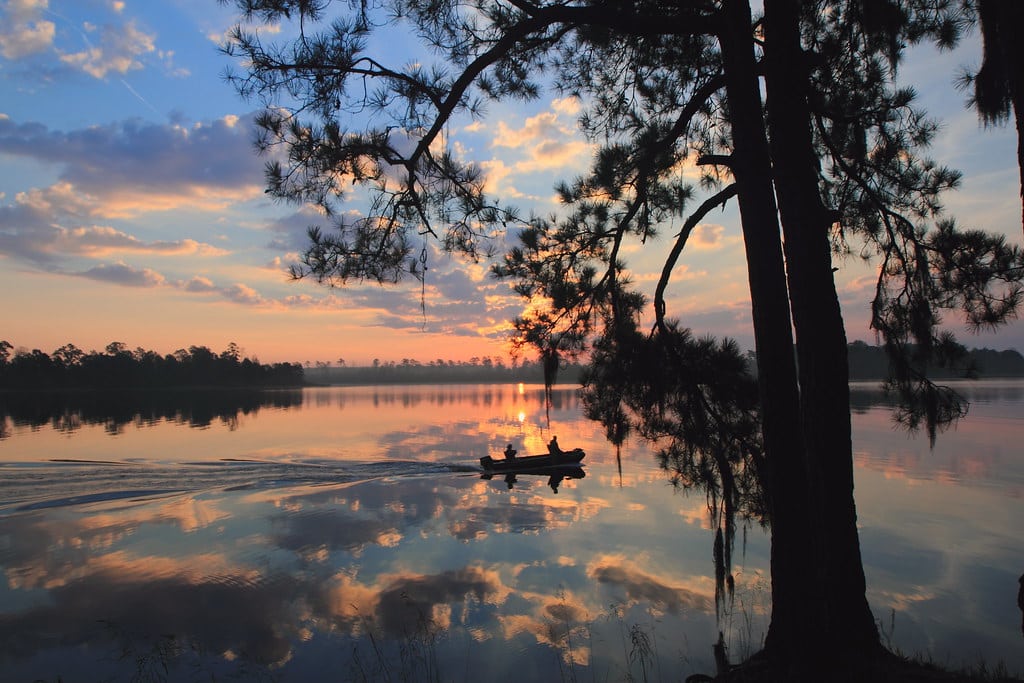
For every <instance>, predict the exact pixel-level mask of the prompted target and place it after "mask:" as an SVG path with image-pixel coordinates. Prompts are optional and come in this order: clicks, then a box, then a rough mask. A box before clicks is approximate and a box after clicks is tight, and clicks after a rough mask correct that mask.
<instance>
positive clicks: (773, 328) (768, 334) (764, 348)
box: [719, 0, 821, 667]
mask: <svg viewBox="0 0 1024 683" xmlns="http://www.w3.org/2000/svg"><path fill="white" fill-rule="evenodd" d="M722 18H723V29H722V33H721V34H720V36H719V39H720V42H721V47H722V57H723V62H724V71H725V73H726V96H727V98H728V106H729V117H730V122H731V125H732V139H733V154H732V156H733V159H732V172H733V175H734V177H735V179H736V182H737V184H738V185H739V193H738V202H739V209H740V217H741V221H742V225H743V239H744V243H745V246H746V258H747V273H748V278H749V282H750V297H751V305H752V310H753V319H754V338H755V343H756V347H757V365H758V380H759V387H760V393H761V396H760V399H761V407H762V421H763V427H762V429H763V435H764V445H765V451H766V455H767V463H768V469H769V472H768V479H769V481H768V482H765V484H766V488H767V490H768V494H769V500H770V504H771V530H772V545H771V572H772V620H771V625H770V627H769V632H768V636H767V642H766V650H767V651H768V653H769V654H770V656H771V657H772V658H773V659H775V660H776V661H778V662H780V663H783V666H786V667H788V666H789V665H790V663H792V662H798V661H799V653H800V652H801V651H802V650H803V649H804V648H806V647H807V645H808V644H809V643H808V639H809V637H813V636H814V635H815V634H817V633H819V632H820V631H819V629H817V628H815V624H814V620H815V619H816V618H817V617H818V616H819V615H820V607H821V604H820V596H819V595H815V593H816V591H815V590H814V586H815V585H816V582H815V581H814V580H813V579H814V565H813V561H812V560H813V558H814V556H815V553H814V551H813V549H812V548H811V546H809V545H808V542H809V540H810V539H811V538H813V536H812V535H811V534H809V533H808V529H807V524H808V521H809V520H810V519H811V517H812V516H811V515H809V514H808V503H809V481H808V478H807V470H806V462H805V454H804V446H803V439H802V438H801V433H800V399H799V392H798V389H797V381H796V363H795V359H794V357H793V336H792V328H791V322H790V315H789V297H788V294H787V289H786V275H785V269H784V263H783V255H782V244H781V236H780V228H779V222H778V214H777V210H776V204H775V197H774V194H773V192H772V186H771V166H770V156H769V148H768V140H767V137H766V135H765V128H764V119H763V115H762V109H761V92H760V86H759V81H758V75H757V70H756V62H755V58H754V43H753V39H752V34H751V15H750V6H749V3H748V1H747V0H725V1H724V2H723V3H722Z"/></svg>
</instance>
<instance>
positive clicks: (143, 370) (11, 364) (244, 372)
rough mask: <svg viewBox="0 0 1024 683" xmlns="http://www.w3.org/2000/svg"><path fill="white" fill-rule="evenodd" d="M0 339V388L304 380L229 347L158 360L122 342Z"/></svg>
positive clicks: (297, 370) (293, 367)
mask: <svg viewBox="0 0 1024 683" xmlns="http://www.w3.org/2000/svg"><path fill="white" fill-rule="evenodd" d="M12 350H14V347H13V346H12V345H11V344H10V342H7V341H0V389H7V390H37V389H155V388H168V387H201V386H202V387H285V386H288V387H295V386H301V385H302V384H303V383H304V381H303V375H302V366H301V365H299V364H298V363H274V364H272V365H264V364H262V363H260V362H259V361H258V360H255V359H252V358H247V357H243V356H242V351H241V349H240V348H239V347H238V345H237V344H234V343H231V344H229V345H228V348H227V349H225V350H224V351H222V352H221V353H219V354H218V353H215V352H214V351H212V350H210V349H209V348H208V347H206V346H190V347H189V348H188V349H187V350H186V349H179V350H177V351H175V352H174V353H169V354H167V355H164V356H161V355H160V354H159V353H157V352H155V351H147V350H146V349H143V348H137V349H135V350H134V351H132V350H129V349H128V347H127V346H126V345H125V344H123V343H121V342H111V343H110V344H107V347H106V349H104V351H103V352H99V351H90V352H88V353H86V352H84V351H82V350H81V349H79V348H78V347H76V346H75V345H74V344H65V345H64V346H62V347H60V348H59V349H57V350H56V351H54V352H53V353H51V354H47V353H44V352H43V351H40V350H39V349H33V350H32V351H28V350H23V349H18V350H15V351H14V353H13V354H12Z"/></svg>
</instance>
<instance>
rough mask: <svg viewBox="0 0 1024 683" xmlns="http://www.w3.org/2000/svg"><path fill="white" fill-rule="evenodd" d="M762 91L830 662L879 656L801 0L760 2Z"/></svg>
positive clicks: (840, 319)
mask: <svg viewBox="0 0 1024 683" xmlns="http://www.w3.org/2000/svg"><path fill="white" fill-rule="evenodd" d="M764 11H765V14H764V16H765V21H764V29H765V42H766V45H767V46H768V47H767V48H766V57H765V61H766V64H765V87H766V91H767V97H768V99H767V112H768V125H769V136H770V145H771V151H772V163H773V169H774V180H775V192H776V196H777V199H778V205H779V211H780V214H781V218H782V230H783V235H784V238H785V247H784V249H785V255H786V272H787V277H788V284H789V300H790V305H791V308H792V314H793V324H794V327H795V330H796V346H797V359H798V367H799V381H800V405H801V418H802V433H803V437H804V444H805V447H806V449H807V458H808V469H809V475H810V477H811V481H812V491H814V492H816V493H819V494H820V495H817V496H816V497H815V498H814V499H813V500H812V503H813V504H814V506H815V508H817V509H818V510H820V514H817V513H814V512H812V513H811V515H812V516H813V517H814V518H815V519H818V520H820V525H819V527H818V528H816V529H815V530H814V531H815V532H817V533H820V534H821V538H820V541H819V545H818V546H817V547H818V548H819V549H820V550H821V551H823V555H822V557H821V561H820V562H819V563H817V566H818V567H819V568H820V570H821V572H822V575H821V576H820V577H819V578H820V579H821V580H822V581H823V583H822V584H821V585H822V588H823V590H824V591H825V595H824V604H825V606H826V613H825V621H824V628H825V634H826V638H827V648H828V651H829V653H830V657H835V656H836V655H837V654H838V653H840V652H844V651H845V652H846V653H847V654H848V655H850V656H852V657H862V656H863V655H865V654H870V653H874V652H876V651H880V649H881V644H880V641H879V638H878V630H877V627H876V626H875V621H874V617H873V616H872V614H871V610H870V607H869V606H868V602H867V598H866V596H865V588H866V586H865V578H864V568H863V564H862V561H861V555H860V539H859V537H858V533H857V511H856V504H855V501H854V495H853V486H854V482H853V446H852V437H851V425H850V395H849V368H848V362H847V346H846V332H845V329H844V326H843V318H842V311H841V309H840V306H839V297H838V295H837V293H836V287H835V280H834V277H833V270H832V258H831V242H830V238H829V230H830V228H831V225H832V222H833V220H832V218H831V216H830V213H829V211H828V210H827V209H826V207H825V206H824V205H823V204H822V201H821V194H820V192H819V187H818V180H819V178H818V175H819V163H818V156H817V154H816V153H815V148H814V142H813V137H812V132H811V116H810V107H809V104H808V88H809V78H808V73H807V70H806V68H805V64H804V54H803V50H802V45H801V37H800V3H799V0H765V2H764Z"/></svg>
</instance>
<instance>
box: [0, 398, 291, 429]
mask: <svg viewBox="0 0 1024 683" xmlns="http://www.w3.org/2000/svg"><path fill="white" fill-rule="evenodd" d="M302 400H303V398H302V390H301V389H281V390H266V391H260V390H247V389H240V390H234V389H230V390H206V391H197V390H181V391H174V390H167V391H78V392H38V393H31V394H26V393H20V394H3V393H0V439H3V438H7V437H9V436H11V434H12V433H13V431H12V430H11V429H8V428H6V425H7V424H8V423H10V424H13V425H14V426H16V427H17V426H25V427H30V428H32V429H38V428H40V427H43V426H46V425H50V426H51V427H52V428H53V429H54V430H55V431H59V432H65V433H73V432H76V431H78V430H79V429H81V428H82V427H83V426H86V425H102V426H103V428H104V429H105V430H106V431H107V432H108V433H109V434H112V435H113V434H120V433H121V432H122V431H124V428H125V427H126V426H127V425H131V424H134V425H136V426H145V425H154V424H157V423H159V422H173V423H176V424H180V425H183V426H188V427H193V428H205V427H209V426H210V425H211V424H213V423H214V422H217V421H219V422H220V423H222V424H224V425H226V426H227V427H228V428H229V429H231V430H234V429H236V428H237V426H238V420H239V417H240V416H242V415H251V414H255V413H257V412H258V411H259V410H260V409H262V408H272V409H288V408H297V407H301V406H302Z"/></svg>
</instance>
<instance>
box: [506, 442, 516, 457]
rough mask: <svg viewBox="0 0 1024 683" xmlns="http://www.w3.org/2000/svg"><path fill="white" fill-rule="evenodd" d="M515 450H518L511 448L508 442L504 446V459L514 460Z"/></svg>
mask: <svg viewBox="0 0 1024 683" xmlns="http://www.w3.org/2000/svg"><path fill="white" fill-rule="evenodd" d="M517 452H518V451H516V449H514V448H512V444H509V445H507V446H505V459H506V460H515V459H516V453H517Z"/></svg>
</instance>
